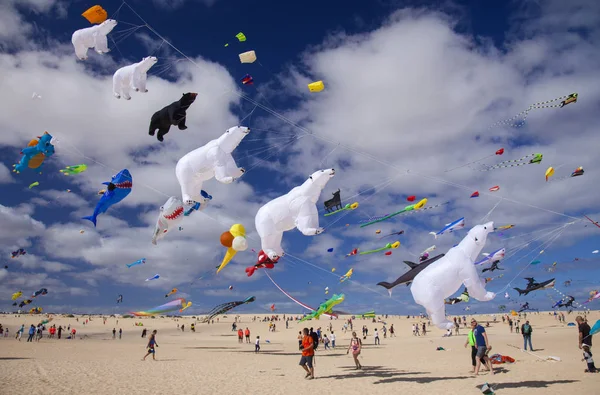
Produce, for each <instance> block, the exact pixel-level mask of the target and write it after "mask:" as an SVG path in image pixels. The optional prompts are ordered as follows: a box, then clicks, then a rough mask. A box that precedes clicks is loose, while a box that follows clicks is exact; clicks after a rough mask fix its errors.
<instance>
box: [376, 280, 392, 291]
mask: <svg viewBox="0 0 600 395" xmlns="http://www.w3.org/2000/svg"><path fill="white" fill-rule="evenodd" d="M377 285H380V286H382V287H383V288H385V289H388V290H389V289H390V288H392V284H390V283H386V282H385V281H382V282H380V283H377Z"/></svg>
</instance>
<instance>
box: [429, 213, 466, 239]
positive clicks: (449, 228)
mask: <svg viewBox="0 0 600 395" xmlns="http://www.w3.org/2000/svg"><path fill="white" fill-rule="evenodd" d="M464 227H465V217H462V218H459V219H457V220H456V221H454V222H450V223H449V224H446V226H444V227H443V228H442V230H440V231H438V232H437V233H436V232H429V234H430V235H433V236H434V237H435V238H436V239H437V238H438V236H441V235H443V234H444V233H446V232H449V233H450V232H453V231H455V230H457V229H462V228H464Z"/></svg>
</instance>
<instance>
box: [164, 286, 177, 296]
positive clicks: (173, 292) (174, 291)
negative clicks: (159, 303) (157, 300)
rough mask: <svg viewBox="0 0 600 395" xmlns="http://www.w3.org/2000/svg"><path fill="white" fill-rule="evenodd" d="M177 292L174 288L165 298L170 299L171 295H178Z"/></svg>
mask: <svg viewBox="0 0 600 395" xmlns="http://www.w3.org/2000/svg"><path fill="white" fill-rule="evenodd" d="M177 291H178V290H177V288H173V289H172V290H171V292H169V293H168V294H166V295H165V298H168V297H169V296H171V295H175V294H176V293H177Z"/></svg>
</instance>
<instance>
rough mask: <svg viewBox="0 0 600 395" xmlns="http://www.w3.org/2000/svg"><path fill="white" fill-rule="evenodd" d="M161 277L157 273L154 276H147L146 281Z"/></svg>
mask: <svg viewBox="0 0 600 395" xmlns="http://www.w3.org/2000/svg"><path fill="white" fill-rule="evenodd" d="M159 278H160V275H158V274H155V275H154V276H152V277H149V278H147V279H146V281H152V280H158V279H159Z"/></svg>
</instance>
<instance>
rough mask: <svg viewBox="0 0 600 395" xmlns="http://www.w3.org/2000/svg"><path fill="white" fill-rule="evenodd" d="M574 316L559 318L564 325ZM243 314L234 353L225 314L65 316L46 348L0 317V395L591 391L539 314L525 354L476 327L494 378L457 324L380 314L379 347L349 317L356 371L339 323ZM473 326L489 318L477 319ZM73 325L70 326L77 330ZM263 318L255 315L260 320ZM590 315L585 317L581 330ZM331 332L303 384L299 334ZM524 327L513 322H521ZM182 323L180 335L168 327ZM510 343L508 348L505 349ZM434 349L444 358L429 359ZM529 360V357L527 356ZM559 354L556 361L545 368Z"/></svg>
mask: <svg viewBox="0 0 600 395" xmlns="http://www.w3.org/2000/svg"><path fill="white" fill-rule="evenodd" d="M576 314H577V313H575V312H574V313H572V314H570V315H567V316H566V317H567V322H574V321H575V316H576ZM252 317H253V316H252V315H244V316H241V321H242V322H241V326H242V327H243V328H246V327H248V328H249V329H250V331H251V336H250V337H251V343H250V344H245V343H244V344H239V343H238V339H237V336H236V333H235V332H232V331H231V324H232V322H233V320H234V315H229V316H227V317H223V316H221V317H220V318H219V322H218V323H217V321H216V320H215V324H213V325H210V324H197V328H196V332H195V333H192V332H191V331H190V330H189V327H190V324H191V323H192V322H194V321H195V320H194V319H193V318H192V317H184V318H179V319H173V318H155V319H150V318H143V319H139V318H135V319H134V318H126V319H124V318H119V319H118V324H117V318H114V317H111V318H107V321H106V324H104V323H103V319H102V318H101V317H92V321H91V322H89V323H88V324H87V325H82V322H84V321H85V319H86V318H88V317H87V316H85V317H84V316H76V318H66V317H64V316H63V317H61V316H55V317H54V320H53V321H52V322H51V324H50V325H52V324H55V325H56V326H57V327H58V326H59V325H63V326H67V325H71V327H74V328H76V329H77V338H76V339H75V340H67V339H64V332H63V339H61V340H58V339H48V338H47V332H46V333H45V334H44V338H43V339H42V340H41V341H39V342H35V341H34V342H33V343H27V342H26V340H27V334H26V333H25V335H24V337H23V338H22V339H21V341H17V340H15V334H16V331H17V329H18V328H19V327H20V325H21V324H25V326H26V328H28V327H29V325H30V324H36V323H38V322H39V321H40V320H41V319H43V318H45V316H32V315H21V316H20V317H17V316H15V315H4V316H0V323H1V324H2V325H3V327H4V328H7V327H8V328H9V331H10V332H9V336H8V337H2V338H1V339H0V341H1V343H0V344H1V347H0V350H1V351H0V366H1V368H0V378H1V380H0V381H1V382H2V388H1V390H0V393H2V394H17V393H46V394H59V393H60V394H63V395H65V394H83V393H85V394H164V393H174V394H212V393H221V394H234V393H243V394H262V395H266V394H284V393H285V394H300V393H307V391H318V392H320V393H326V392H331V391H335V392H336V393H343V394H365V393H368V394H390V393H397V392H398V391H403V392H409V393H411V394H431V393H462V394H477V393H481V392H480V390H479V389H478V387H481V386H482V385H483V384H484V383H486V382H487V383H489V384H490V385H492V387H494V389H495V390H496V393H497V394H506V395H510V394H519V395H522V394H545V395H547V394H566V393H569V392H574V391H578V392H581V393H588V394H592V393H594V391H596V390H597V384H598V379H599V378H600V376H596V375H593V374H587V373H584V369H585V363H584V362H582V361H581V359H582V352H581V350H579V349H578V341H577V336H578V333H577V327H576V326H575V327H569V326H567V325H566V324H562V323H559V322H558V320H556V319H555V318H554V317H553V316H550V315H548V313H539V314H535V313H533V314H528V315H527V318H528V319H529V320H530V322H531V325H532V326H533V329H534V332H533V336H532V340H533V346H534V349H535V350H536V351H535V352H534V353H533V354H531V353H525V352H522V351H520V350H518V349H517V348H514V347H518V348H522V347H523V341H522V339H523V338H522V336H521V335H520V334H516V333H510V330H509V327H508V325H507V324H503V323H502V320H501V317H500V315H497V319H498V321H499V322H497V323H490V327H489V328H487V329H486V331H487V332H488V336H489V340H490V343H491V345H492V347H493V350H492V353H499V354H502V355H508V356H511V357H513V358H514V359H515V360H516V362H515V363H514V364H503V365H494V367H495V369H496V372H497V374H496V375H494V376H492V375H490V374H489V373H485V372H484V373H481V374H480V375H479V376H478V377H475V376H474V375H472V374H471V373H470V370H471V366H470V362H471V360H470V349H468V348H467V349H465V348H464V343H465V341H466V334H467V329H464V328H463V327H462V326H461V330H460V335H458V336H452V337H443V334H444V332H443V331H441V330H439V329H437V328H433V327H432V328H431V329H430V331H429V332H428V333H427V335H426V336H419V337H416V336H413V334H412V324H413V323H416V322H422V321H420V320H419V319H418V318H414V319H413V318H410V319H407V318H406V317H397V316H394V317H391V316H390V317H388V318H387V319H383V320H384V321H385V322H386V323H387V325H386V326H387V327H388V328H389V327H390V325H391V324H393V325H394V328H395V332H396V335H397V336H396V337H393V338H390V335H389V332H388V336H387V338H383V334H382V333H381V327H382V325H383V324H382V323H373V322H372V321H371V320H369V319H364V320H363V319H356V320H354V329H355V330H358V331H359V333H360V330H361V328H362V326H363V325H367V327H368V328H369V335H368V337H367V339H366V340H364V341H363V344H364V349H363V352H362V355H361V357H360V360H361V364H362V365H363V366H364V368H363V370H362V371H358V370H355V368H354V364H353V361H352V358H351V356H349V355H346V349H347V347H348V344H349V340H350V335H351V333H350V331H348V332H347V333H343V332H342V330H341V329H342V325H343V322H344V318H345V317H340V318H339V319H337V320H332V321H330V320H329V319H321V320H318V321H308V322H304V323H298V322H293V323H292V322H290V325H289V329H285V322H283V321H279V322H277V328H276V332H269V329H268V323H267V322H252ZM477 317H478V319H479V321H480V322H485V321H488V320H490V321H491V320H492V318H491V316H486V315H483V316H477ZM77 318H78V319H79V322H77ZM261 318H262V316H261ZM598 318H600V313H598V312H592V313H591V314H589V315H588V320H589V321H590V324H593V322H595V320H596V319H598ZM135 322H142V323H143V324H144V327H143V328H146V329H148V331H149V332H150V331H151V330H154V329H157V330H158V336H157V342H158V344H159V348H158V349H157V354H156V356H157V361H152V360H151V358H148V359H147V360H146V361H141V358H142V357H143V356H144V354H145V351H146V348H145V346H146V343H147V339H142V338H141V332H142V329H143V328H142V327H138V326H135V325H134V323H135ZM330 322H331V323H332V325H333V330H334V332H335V333H336V336H337V341H336V346H337V347H336V349H335V350H333V349H332V350H323V346H322V345H319V350H318V351H317V353H316V367H315V376H316V380H312V381H309V380H304V371H303V370H302V369H301V367H299V366H298V362H299V360H300V352H299V351H298V343H297V335H298V331H299V330H301V329H302V328H303V327H310V326H313V327H315V329H316V328H317V327H318V326H321V327H322V328H323V329H325V328H327V327H328V326H329V323H330ZM523 322H524V320H523V319H521V323H523ZM181 324H183V325H185V331H184V332H182V331H181V330H180V329H178V328H177V326H178V325H181ZM113 327H114V328H116V330H117V331H118V330H119V328H122V329H123V337H122V339H118V333H117V339H115V340H113V339H112V329H113ZM375 328H378V329H379V331H380V338H381V345H379V346H375V345H374V338H373V332H374V329H375ZM257 335H259V336H260V338H261V351H260V353H259V354H255V352H254V341H255V339H256V336H257ZM511 345H512V346H514V347H511ZM437 347H443V348H444V349H445V350H444V351H436V348H437ZM534 354H535V355H534ZM547 356H556V357H560V359H561V361H560V362H551V361H547V360H544V359H545V358H546V357H547Z"/></svg>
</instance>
